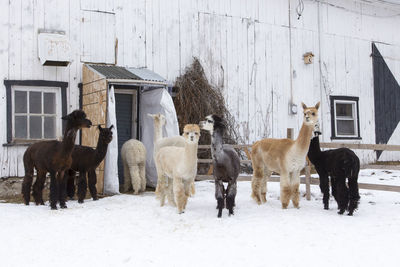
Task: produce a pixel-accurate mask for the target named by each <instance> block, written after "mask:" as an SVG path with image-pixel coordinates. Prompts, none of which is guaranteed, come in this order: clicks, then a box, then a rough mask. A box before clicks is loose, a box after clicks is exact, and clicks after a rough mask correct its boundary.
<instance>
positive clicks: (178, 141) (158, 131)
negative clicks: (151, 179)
mask: <svg viewBox="0 0 400 267" xmlns="http://www.w3.org/2000/svg"><path fill="white" fill-rule="evenodd" d="M147 115H148V116H149V117H151V118H153V120H154V148H153V151H154V152H153V157H154V162H155V161H156V159H155V158H156V155H157V152H158V150H160V148H162V147H166V146H177V147H184V146H185V143H186V142H185V138H184V137H183V136H180V135H178V136H170V137H163V127H164V125H165V123H166V120H165V116H164V115H162V114H160V113H157V114H147ZM157 184H158V183H157ZM157 192H158V187H156V193H157ZM195 193H196V190H195V187H194V182H193V184H192V185H191V188H190V195H191V196H193V195H194V194H195Z"/></svg>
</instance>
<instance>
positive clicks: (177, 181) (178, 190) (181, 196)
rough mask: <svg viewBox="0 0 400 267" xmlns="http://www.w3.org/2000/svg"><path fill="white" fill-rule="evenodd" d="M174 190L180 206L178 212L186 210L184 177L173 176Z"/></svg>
mask: <svg viewBox="0 0 400 267" xmlns="http://www.w3.org/2000/svg"><path fill="white" fill-rule="evenodd" d="M173 190H174V197H175V203H176V206H177V208H178V213H183V212H184V203H185V190H184V187H183V182H182V178H179V177H174V178H173Z"/></svg>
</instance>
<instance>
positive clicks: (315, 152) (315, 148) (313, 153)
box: [307, 136, 322, 165]
mask: <svg viewBox="0 0 400 267" xmlns="http://www.w3.org/2000/svg"><path fill="white" fill-rule="evenodd" d="M321 153H322V152H321V147H320V145H319V137H318V136H317V137H314V138H313V139H312V140H311V142H310V148H309V150H308V154H307V156H308V158H309V159H310V161H311V163H312V164H314V165H315V162H316V161H317V159H318V158H319V157H320V156H321Z"/></svg>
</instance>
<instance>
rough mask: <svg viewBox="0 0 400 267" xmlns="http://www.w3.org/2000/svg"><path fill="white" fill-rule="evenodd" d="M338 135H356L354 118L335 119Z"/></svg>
mask: <svg viewBox="0 0 400 267" xmlns="http://www.w3.org/2000/svg"><path fill="white" fill-rule="evenodd" d="M337 134H338V135H356V129H355V127H354V120H345V121H344V120H337Z"/></svg>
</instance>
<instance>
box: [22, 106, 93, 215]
mask: <svg viewBox="0 0 400 267" xmlns="http://www.w3.org/2000/svg"><path fill="white" fill-rule="evenodd" d="M62 119H63V120H66V121H67V125H66V129H65V132H64V137H63V140H62V142H59V141H55V140H52V141H42V142H38V143H35V144H33V145H31V146H29V147H28V148H27V150H26V151H25V153H24V167H25V177H24V181H23V183H22V195H23V197H24V202H25V205H29V200H30V193H31V186H32V180H33V171H34V169H35V168H36V171H37V177H36V182H35V184H34V185H33V196H34V198H35V202H36V205H39V204H41V205H44V202H43V199H42V191H43V185H44V182H45V180H46V174H47V173H48V172H49V173H50V206H51V209H57V201H60V207H61V208H66V207H67V206H66V205H65V198H66V192H65V179H64V172H65V171H66V170H68V169H69V168H70V167H71V163H72V158H71V154H72V150H73V148H74V143H75V137H76V132H77V131H78V130H79V129H81V128H83V127H90V126H91V125H92V122H91V121H90V120H88V119H86V114H85V112H83V111H82V110H75V111H73V112H72V113H70V114H68V115H66V116H64V117H62Z"/></svg>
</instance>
